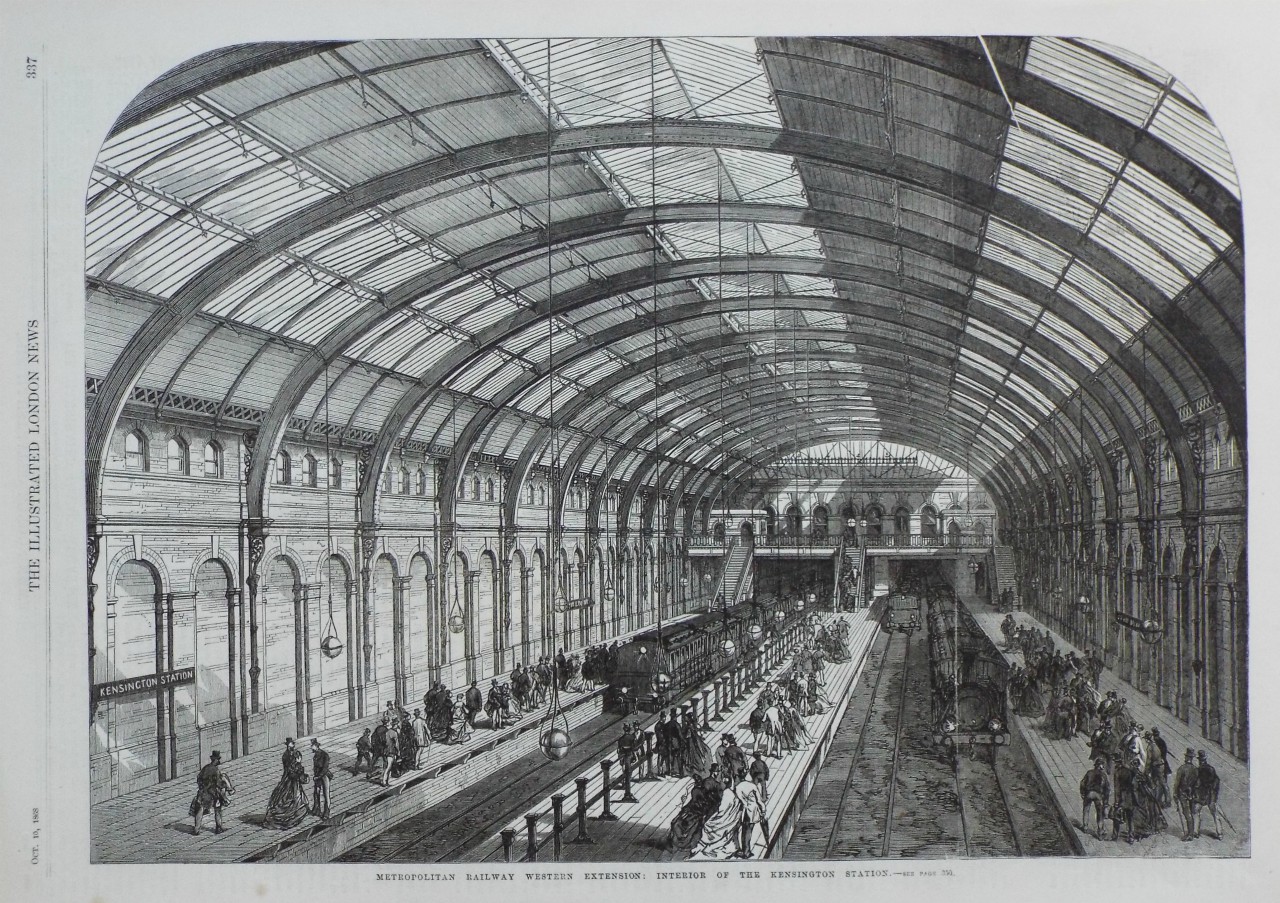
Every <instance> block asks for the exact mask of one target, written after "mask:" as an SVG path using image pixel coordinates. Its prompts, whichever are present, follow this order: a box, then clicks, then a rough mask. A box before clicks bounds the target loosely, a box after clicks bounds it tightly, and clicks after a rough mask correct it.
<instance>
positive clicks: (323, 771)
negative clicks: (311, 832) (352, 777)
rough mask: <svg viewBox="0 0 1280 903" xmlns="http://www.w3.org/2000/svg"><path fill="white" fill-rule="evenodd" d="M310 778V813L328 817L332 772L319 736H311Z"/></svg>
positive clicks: (327, 754)
mask: <svg viewBox="0 0 1280 903" xmlns="http://www.w3.org/2000/svg"><path fill="white" fill-rule="evenodd" d="M311 780H312V784H313V792H312V799H311V814H312V815H318V816H319V817H320V818H322V819H325V818H328V817H329V782H330V781H332V780H333V772H332V771H330V770H329V753H327V752H326V751H325V750H324V749H323V748H322V747H321V746H320V738H319V737H312V738H311Z"/></svg>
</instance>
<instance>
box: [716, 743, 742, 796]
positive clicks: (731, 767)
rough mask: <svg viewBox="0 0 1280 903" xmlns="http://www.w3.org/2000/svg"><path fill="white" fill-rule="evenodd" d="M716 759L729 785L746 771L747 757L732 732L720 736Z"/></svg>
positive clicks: (736, 781)
mask: <svg viewBox="0 0 1280 903" xmlns="http://www.w3.org/2000/svg"><path fill="white" fill-rule="evenodd" d="M716 761H718V762H719V763H720V771H721V773H722V774H723V775H724V778H725V780H726V781H728V782H729V786H730V787H732V786H734V785H736V784H737V783H738V782H739V781H741V780H742V778H743V775H745V774H746V773H747V757H746V755H745V754H744V753H743V752H742V747H740V746H738V741H737V739H736V738H735V737H734V736H733V734H725V735H724V736H723V737H721V738H720V749H719V750H718V751H717V753H716Z"/></svg>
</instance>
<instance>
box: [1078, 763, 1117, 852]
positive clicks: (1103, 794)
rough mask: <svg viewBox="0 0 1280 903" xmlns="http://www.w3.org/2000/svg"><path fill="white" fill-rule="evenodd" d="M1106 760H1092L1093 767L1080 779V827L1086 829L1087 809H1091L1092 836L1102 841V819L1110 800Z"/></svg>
mask: <svg viewBox="0 0 1280 903" xmlns="http://www.w3.org/2000/svg"><path fill="white" fill-rule="evenodd" d="M1106 764H1107V760H1106V759H1104V758H1103V757H1102V756H1099V757H1098V758H1096V759H1094V760H1093V767H1092V768H1090V769H1089V770H1088V771H1086V772H1085V773H1084V777H1083V778H1081V779H1080V827H1081V828H1082V829H1084V828H1087V825H1088V821H1089V807H1090V806H1092V807H1093V827H1094V836H1095V837H1097V838H1098V839H1099V840H1101V839H1102V818H1103V816H1104V815H1105V814H1106V811H1107V801H1108V800H1109V799H1110V798H1111V781H1110V780H1108V778H1107V770H1106Z"/></svg>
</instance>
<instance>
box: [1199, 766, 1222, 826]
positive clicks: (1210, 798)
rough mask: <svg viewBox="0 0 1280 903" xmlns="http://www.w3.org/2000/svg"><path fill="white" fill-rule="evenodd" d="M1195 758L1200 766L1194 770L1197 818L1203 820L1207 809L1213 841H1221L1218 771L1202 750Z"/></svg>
mask: <svg viewBox="0 0 1280 903" xmlns="http://www.w3.org/2000/svg"><path fill="white" fill-rule="evenodd" d="M1196 758H1197V759H1199V760H1200V765H1199V767H1198V768H1197V769H1196V772H1197V774H1196V802H1197V803H1199V810H1200V811H1199V812H1198V813H1197V817H1198V818H1199V819H1203V818H1204V810H1205V809H1208V810H1209V814H1210V815H1211V816H1213V837H1214V839H1215V840H1221V839H1222V828H1221V826H1219V824H1218V788H1219V781H1218V771H1217V769H1216V768H1214V767H1213V766H1212V765H1210V764H1209V756H1208V755H1207V754H1206V753H1205V751H1204V750H1203V749H1202V750H1200V752H1199V753H1197V754H1196ZM1199 834H1200V825H1199V824H1197V825H1196V835H1197V836H1199Z"/></svg>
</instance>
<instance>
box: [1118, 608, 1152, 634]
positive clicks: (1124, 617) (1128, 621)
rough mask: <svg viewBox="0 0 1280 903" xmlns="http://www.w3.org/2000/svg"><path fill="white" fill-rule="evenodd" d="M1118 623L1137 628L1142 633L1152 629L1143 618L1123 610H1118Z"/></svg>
mask: <svg viewBox="0 0 1280 903" xmlns="http://www.w3.org/2000/svg"><path fill="white" fill-rule="evenodd" d="M1116 623H1117V624H1119V625H1120V626H1121V627H1128V628H1129V629H1130V630H1137V631H1140V632H1142V633H1146V632H1148V631H1149V630H1150V627H1149V625H1148V624H1147V622H1146V621H1144V620H1142V618H1135V617H1134V616H1133V615H1131V614H1128V613H1126V612H1123V611H1118V612H1116Z"/></svg>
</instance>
